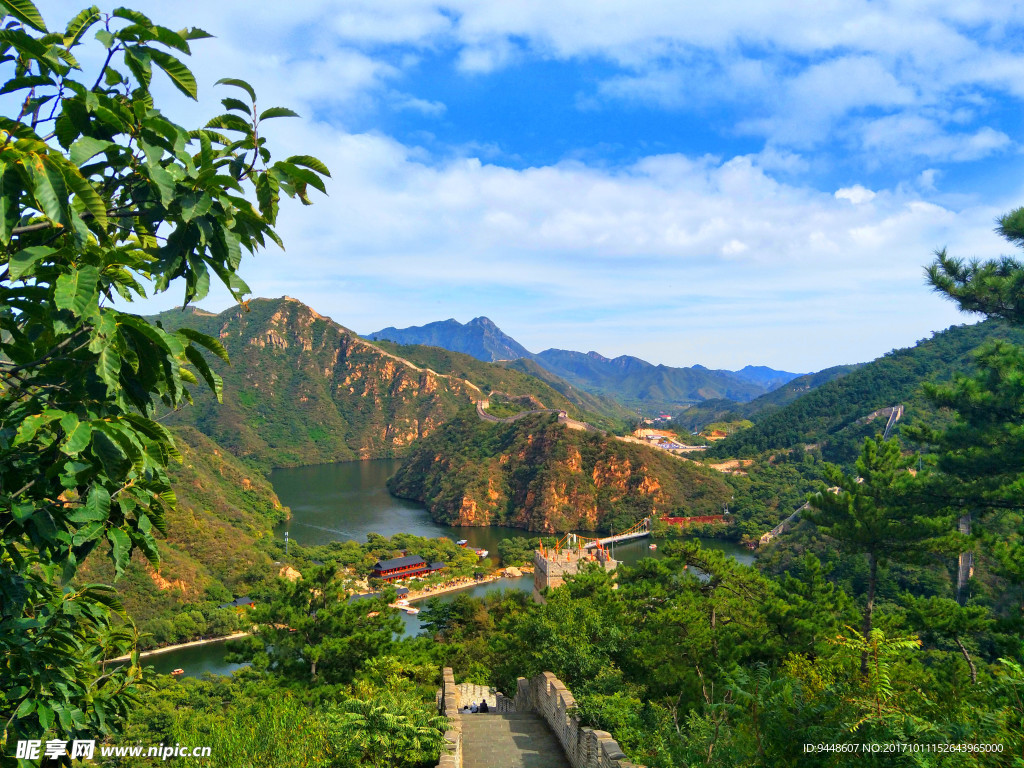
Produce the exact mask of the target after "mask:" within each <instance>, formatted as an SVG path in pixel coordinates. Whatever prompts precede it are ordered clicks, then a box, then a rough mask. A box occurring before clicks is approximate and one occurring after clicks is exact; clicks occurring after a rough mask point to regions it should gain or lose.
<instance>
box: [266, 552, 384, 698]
mask: <svg viewBox="0 0 1024 768" xmlns="http://www.w3.org/2000/svg"><path fill="white" fill-rule="evenodd" d="M348 597H349V596H348V592H347V590H346V588H345V584H344V582H343V581H341V580H340V579H338V578H336V577H335V572H334V568H332V567H331V566H324V567H322V568H316V569H314V570H313V571H311V572H310V573H309V574H308V575H307V577H306V578H303V579H299V580H297V581H294V582H290V581H287V580H285V579H280V580H279V581H278V585H277V592H276V594H274V595H272V596H271V597H270V598H269V599H268V600H266V601H265V602H264V603H262V604H261V605H259V606H258V607H257V608H256V610H255V612H254V615H253V619H254V620H255V621H256V622H257V623H258V624H260V632H259V636H260V639H261V640H262V641H263V644H264V651H263V652H264V653H265V654H266V655H267V656H268V657H269V660H270V662H271V666H272V668H273V669H275V670H276V671H278V672H280V673H281V674H283V675H285V676H287V677H291V678H294V679H299V680H308V681H310V682H326V683H347V682H350V681H351V680H352V678H353V677H354V676H355V674H356V672H357V671H358V669H359V667H360V665H361V664H362V663H363V662H364V661H366V660H368V659H372V658H374V657H376V656H381V655H383V654H386V653H387V652H388V651H389V650H390V648H391V645H392V638H393V637H394V635H395V634H396V633H398V632H400V631H401V630H402V622H401V620H400V619H399V618H398V613H397V612H396V611H395V610H394V609H392V608H389V607H388V603H389V602H391V601H392V600H393V599H394V597H395V591H394V590H393V589H389V590H387V591H386V592H385V593H384V594H383V595H382V596H380V597H375V598H363V599H358V600H352V601H350V600H349V599H348Z"/></svg>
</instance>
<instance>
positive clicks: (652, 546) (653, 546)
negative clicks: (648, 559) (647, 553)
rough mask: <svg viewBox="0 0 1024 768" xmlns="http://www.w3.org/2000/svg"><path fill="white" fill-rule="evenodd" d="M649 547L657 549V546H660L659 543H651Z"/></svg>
mask: <svg viewBox="0 0 1024 768" xmlns="http://www.w3.org/2000/svg"><path fill="white" fill-rule="evenodd" d="M647 548H648V549H657V548H658V545H657V544H649V545H648V546H647Z"/></svg>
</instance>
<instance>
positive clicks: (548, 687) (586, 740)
mask: <svg viewBox="0 0 1024 768" xmlns="http://www.w3.org/2000/svg"><path fill="white" fill-rule="evenodd" d="M441 677H442V681H441V686H442V687H441V690H440V691H439V692H438V711H439V712H440V713H441V714H442V715H444V716H445V717H447V718H448V721H449V728H448V731H447V732H446V733H445V748H444V751H443V753H442V755H441V759H440V761H439V762H438V764H437V768H494V766H501V767H502V768H570V767H571V768H642V766H637V765H636V764H635V763H632V762H630V761H629V760H628V759H627V758H626V755H625V753H624V752H623V751H622V749H621V748H620V747H619V744H618V742H617V741H615V739H613V738H612V736H611V734H610V733H608V732H606V731H599V730H595V729H593V728H587V727H585V726H583V725H582V724H581V723H580V720H579V718H578V717H576V716H575V715H574V714H572V712H573V710H574V709H575V707H576V699H575V698H574V697H573V695H572V693H571V692H570V691H569V689H568V688H566V687H565V685H564V684H563V683H562V681H561V680H559V679H558V678H557V677H555V676H554V675H553V674H552V673H551V672H543V673H541V674H539V675H536V676H535V677H531V678H529V679H527V678H525V677H520V678H519V679H518V680H517V681H516V692H515V696H514V697H513V698H508V697H506V696H504V695H503V694H501V693H500V692H493V691H491V690H490V689H486V688H483V687H482V686H468V685H467V684H465V683H463V684H456V682H455V675H454V673H453V672H452V669H451V668H450V667H445V669H444V671H443V673H442V676H441ZM467 694H468V696H467ZM471 697H472V698H471ZM467 699H468V700H467ZM481 699H486V700H487V701H488V706H489V707H490V711H489V712H487V713H479V712H477V713H474V714H466V713H464V712H463V711H462V708H463V707H464V706H465V705H467V704H468V703H469V701H473V702H479V701H480V700H481ZM492 701H493V706H492V704H491V703H490V702H492Z"/></svg>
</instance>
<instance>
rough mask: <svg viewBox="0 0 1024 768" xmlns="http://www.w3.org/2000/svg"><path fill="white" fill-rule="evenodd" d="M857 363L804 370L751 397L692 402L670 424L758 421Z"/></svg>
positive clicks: (693, 426)
mask: <svg viewBox="0 0 1024 768" xmlns="http://www.w3.org/2000/svg"><path fill="white" fill-rule="evenodd" d="M858 367H859V366H858V365H836V366H833V367H832V368H825V369H824V370H822V371H818V372H817V373H808V374H805V375H803V376H797V377H796V378H795V379H790V380H789V381H788V382H786V383H785V384H782V385H780V386H779V387H778V388H777V389H773V390H772V391H771V392H766V393H765V394H763V395H760V396H758V397H755V398H754V399H753V400H751V401H749V402H746V403H741V402H737V401H736V400H728V399H724V398H718V399H714V400H705V401H704V402H701V403H695V404H694V405H691V406H690V407H689V408H687V409H686V410H685V411H681V412H680V413H678V414H676V415H675V416H673V418H672V422H673V424H675V425H677V426H679V427H682V428H683V429H689V430H698V429H701V428H702V427H704V426H705V425H707V424H711V423H712V422H715V421H737V420H739V419H750V420H752V421H755V422H756V421H759V420H760V419H762V418H764V417H765V416H767V415H768V414H769V413H771V412H772V411H774V410H777V409H779V408H781V407H783V406H784V405H788V404H789V403H792V402H793V401H794V400H797V399H798V398H800V397H803V396H804V395H805V394H807V393H808V392H810V391H811V390H812V389H817V388H818V387H820V386H821V385H822V384H827V383H828V382H830V381H832V380H833V379H838V378H840V377H842V376H845V375H846V374H848V373H849V372H850V371H853V370H856V369H857V368H858Z"/></svg>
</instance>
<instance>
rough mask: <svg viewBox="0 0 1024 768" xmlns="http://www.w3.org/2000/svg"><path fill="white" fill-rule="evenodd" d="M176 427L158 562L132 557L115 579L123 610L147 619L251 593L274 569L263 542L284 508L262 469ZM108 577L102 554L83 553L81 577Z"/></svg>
mask: <svg viewBox="0 0 1024 768" xmlns="http://www.w3.org/2000/svg"><path fill="white" fill-rule="evenodd" d="M173 431H174V438H175V442H176V443H177V446H178V450H179V451H180V452H181V454H182V463H181V464H177V463H176V462H175V463H172V464H171V481H172V487H173V489H174V492H175V495H176V496H177V498H178V503H177V506H176V507H175V508H174V509H173V510H172V511H170V513H169V514H168V515H167V535H166V536H162V535H158V539H159V543H160V559H161V564H160V568H159V569H158V570H157V569H154V568H153V567H152V566H151V565H149V564H148V563H147V562H146V561H145V559H144V558H142V557H141V556H136V557H134V558H133V559H132V561H131V563H130V564H129V566H128V568H127V569H126V570H125V574H124V576H122V577H121V578H120V579H119V580H118V581H117V591H118V594H119V595H120V597H121V599H122V601H123V602H124V605H125V608H126V609H127V611H128V614H129V615H130V616H131V617H132V618H134V619H135V620H136V621H140V622H144V623H145V622H147V621H148V620H150V619H154V618H158V617H163V618H168V619H173V618H174V615H175V614H176V612H178V611H179V610H181V609H182V608H183V607H185V606H188V605H192V604H195V603H200V602H203V601H211V600H215V601H217V602H224V601H228V600H230V599H231V598H232V596H233V595H236V594H237V595H245V594H249V591H250V590H251V589H253V587H254V586H255V585H256V584H259V583H262V582H263V581H265V580H266V579H267V578H268V577H269V576H270V575H271V573H272V567H273V563H272V560H271V558H270V557H269V555H268V554H267V547H266V546H263V545H262V544H265V543H266V540H267V539H268V537H270V536H271V529H272V528H273V526H274V525H276V524H277V523H280V522H283V521H284V520H285V518H286V516H287V514H288V512H287V509H285V508H284V507H283V506H282V505H281V502H280V500H279V499H278V498H277V495H276V494H275V493H274V490H273V488H271V486H270V483H269V481H267V479H266V478H265V477H264V476H263V474H262V473H260V472H259V471H257V470H255V469H254V468H253V467H247V466H245V465H244V464H242V463H241V462H240V461H239V460H238V459H236V458H235V457H234V456H232V455H231V453H230V452H228V451H227V450H225V449H224V448H221V447H220V446H218V445H216V444H215V443H214V442H213V441H212V440H210V439H209V438H208V437H206V436H205V435H203V434H202V433H200V432H199V431H198V430H196V429H194V428H192V427H176V428H174V430H173ZM113 577H114V569H113V566H112V565H111V563H110V561H109V560H108V559H107V558H104V557H102V556H95V557H90V558H89V559H87V560H86V562H85V564H84V566H83V567H82V569H81V572H80V578H81V580H82V581H83V582H86V581H103V580H107V581H110V582H113ZM144 626H145V624H144Z"/></svg>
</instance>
